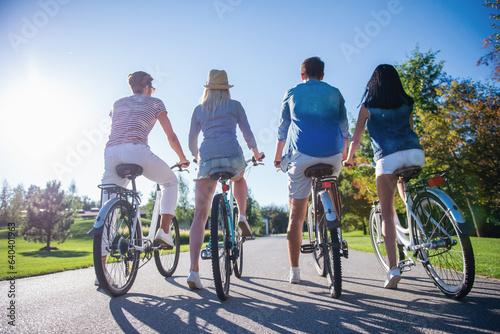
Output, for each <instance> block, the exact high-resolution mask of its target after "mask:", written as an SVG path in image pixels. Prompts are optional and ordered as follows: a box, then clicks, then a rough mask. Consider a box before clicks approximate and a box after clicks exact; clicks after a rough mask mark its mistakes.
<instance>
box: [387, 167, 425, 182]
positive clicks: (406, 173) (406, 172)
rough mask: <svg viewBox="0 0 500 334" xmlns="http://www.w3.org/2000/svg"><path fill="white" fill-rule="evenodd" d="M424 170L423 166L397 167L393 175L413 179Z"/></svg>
mask: <svg viewBox="0 0 500 334" xmlns="http://www.w3.org/2000/svg"><path fill="white" fill-rule="evenodd" d="M421 171H422V167H420V166H407V167H403V168H400V169H396V170H395V171H394V173H392V175H394V176H397V177H402V178H403V179H407V180H409V179H411V178H413V177H415V176H417V175H418V174H420V172H421Z"/></svg>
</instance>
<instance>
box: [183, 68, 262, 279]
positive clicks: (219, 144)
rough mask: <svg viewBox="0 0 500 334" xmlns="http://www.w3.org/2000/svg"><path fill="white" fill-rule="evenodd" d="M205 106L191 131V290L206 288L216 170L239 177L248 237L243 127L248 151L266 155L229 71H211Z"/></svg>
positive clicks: (242, 219) (238, 200) (238, 194)
mask: <svg viewBox="0 0 500 334" xmlns="http://www.w3.org/2000/svg"><path fill="white" fill-rule="evenodd" d="M203 87H205V91H204V93H203V96H202V98H201V103H200V104H199V105H198V106H197V107H196V108H195V109H194V111H193V115H192V118H191V128H190V131H189V149H190V150H191V153H192V154H193V156H194V157H195V158H196V159H197V161H198V163H199V166H198V175H197V177H196V189H195V211H194V219H193V223H192V225H191V230H190V232H189V249H190V255H191V268H190V273H189V277H188V279H187V282H188V285H189V287H190V288H191V289H203V285H202V283H201V281H200V275H199V260H200V251H201V246H202V244H203V239H204V237H205V223H206V221H207V219H208V214H209V211H210V203H211V199H212V196H213V194H214V191H215V187H216V186H217V181H216V180H212V179H211V178H210V176H209V175H210V171H211V170H212V169H213V168H220V167H229V168H232V169H234V171H235V173H236V176H235V177H233V178H232V179H231V180H232V181H233V190H234V197H235V199H236V203H237V204H238V208H239V209H240V216H239V219H238V225H239V226H240V227H241V229H242V231H243V235H244V236H249V235H251V234H252V231H251V229H250V226H249V225H248V222H247V219H246V216H245V212H246V207H247V184H246V181H245V179H244V178H243V172H244V171H245V167H246V163H245V157H244V156H243V150H242V149H241V147H240V145H239V143H238V140H237V137H236V125H238V126H239V128H240V130H241V132H242V134H243V138H244V139H245V141H246V143H247V146H248V148H249V149H250V150H251V151H252V153H253V155H254V157H255V159H257V160H258V161H262V156H263V153H262V152H259V150H258V149H257V143H256V142H255V138H254V135H253V133H252V130H251V129H250V124H249V123H248V120H247V116H246V114H245V110H244V109H243V107H242V106H241V104H240V103H239V102H238V101H235V100H231V96H230V94H229V88H231V87H233V86H232V85H229V83H228V79H227V74H226V72H225V71H220V70H211V71H210V73H209V74H208V81H207V84H206V85H204V86H203ZM200 131H201V132H203V141H202V143H201V145H200V147H199V149H198V135H199V133H200Z"/></svg>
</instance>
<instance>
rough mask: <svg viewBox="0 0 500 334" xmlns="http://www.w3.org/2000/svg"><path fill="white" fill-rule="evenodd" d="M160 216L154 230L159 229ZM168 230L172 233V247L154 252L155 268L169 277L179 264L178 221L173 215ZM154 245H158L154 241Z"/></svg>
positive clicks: (179, 241) (179, 239) (179, 240)
mask: <svg viewBox="0 0 500 334" xmlns="http://www.w3.org/2000/svg"><path fill="white" fill-rule="evenodd" d="M160 220H161V217H158V224H157V226H156V231H158V230H159V229H160ZM156 231H155V235H156ZM170 232H171V233H172V239H173V240H174V247H173V248H161V249H159V250H156V251H155V252H154V255H155V263H156V268H158V271H159V272H160V274H161V275H162V276H164V277H170V276H172V275H173V274H174V272H175V269H177V265H178V264H179V256H180V247H181V245H180V244H181V238H180V234H179V223H178V222H177V219H176V218H175V217H172V222H171V223H170ZM154 246H156V247H158V246H160V245H159V244H158V243H157V242H156V241H155V243H154Z"/></svg>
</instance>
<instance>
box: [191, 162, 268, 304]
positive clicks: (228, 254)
mask: <svg viewBox="0 0 500 334" xmlns="http://www.w3.org/2000/svg"><path fill="white" fill-rule="evenodd" d="M262 158H264V156H262ZM249 162H251V163H252V164H251V166H257V165H262V164H261V163H259V162H257V160H255V158H254V157H252V159H251V160H248V161H247V163H249ZM234 175H235V173H234V171H228V170H227V169H220V170H216V171H214V173H212V174H211V175H210V177H211V178H212V179H214V180H218V181H219V182H220V183H221V185H222V193H220V194H216V195H215V196H214V198H213V200H212V209H211V216H210V241H209V243H208V245H207V246H206V248H205V249H203V250H202V251H201V258H202V259H204V260H208V259H212V271H213V275H214V283H215V290H216V292H217V297H219V299H220V300H226V299H227V298H228V297H229V285H230V277H231V274H232V271H233V270H234V274H235V275H236V277H238V278H241V274H242V271H243V243H244V242H245V241H246V240H250V239H253V238H254V237H243V236H242V231H241V228H239V226H238V224H237V222H238V208H237V206H236V202H235V201H234V197H233V192H232V186H231V182H229V181H230V179H231V178H232V177H234Z"/></svg>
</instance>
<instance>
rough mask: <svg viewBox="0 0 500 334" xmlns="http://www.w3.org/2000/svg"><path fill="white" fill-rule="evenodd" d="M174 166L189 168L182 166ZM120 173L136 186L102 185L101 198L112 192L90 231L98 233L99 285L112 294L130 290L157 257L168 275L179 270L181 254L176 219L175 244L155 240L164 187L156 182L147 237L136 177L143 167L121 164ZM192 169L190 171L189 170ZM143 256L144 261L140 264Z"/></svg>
mask: <svg viewBox="0 0 500 334" xmlns="http://www.w3.org/2000/svg"><path fill="white" fill-rule="evenodd" d="M171 168H172V169H174V168H178V171H181V172H182V171H188V170H187V169H183V168H182V166H181V165H175V166H172V167H171ZM116 171H117V173H118V175H119V176H120V177H122V178H128V179H129V180H131V181H132V189H127V188H124V187H121V186H118V185H116V184H101V185H99V186H98V187H99V188H100V189H101V200H102V199H103V197H104V195H105V194H107V195H108V198H109V199H108V200H107V201H106V203H104V205H102V207H101V209H100V210H99V213H98V215H97V217H96V220H95V223H94V226H93V228H92V230H90V231H89V232H88V233H87V234H90V235H94V246H93V253H94V268H95V272H96V276H97V280H98V281H99V286H100V287H101V288H102V289H103V290H104V291H105V292H106V293H107V294H108V295H110V296H112V297H117V296H121V295H123V294H125V293H127V292H128V291H129V290H130V288H131V287H132V285H133V283H134V281H135V278H136V276H137V272H138V270H139V268H140V267H142V266H143V265H145V264H146V263H147V262H149V260H151V258H152V257H153V256H154V258H155V263H156V267H157V269H158V271H159V272H160V274H161V275H163V276H164V277H170V276H172V274H173V273H174V272H175V269H176V268H177V264H178V262H179V255H180V235H179V225H178V223H177V219H176V218H175V217H173V218H172V222H171V224H170V231H171V233H172V239H173V241H174V247H163V246H161V245H160V244H158V243H157V242H156V241H154V236H155V235H156V232H157V230H158V229H159V228H160V219H161V216H160V202H161V196H162V195H161V190H160V186H159V185H158V184H157V185H156V197H155V205H154V209H153V216H152V218H151V226H150V229H149V232H148V235H147V236H143V232H142V223H141V212H140V208H139V205H140V196H139V193H138V192H137V189H136V184H135V179H136V177H137V176H140V175H141V174H142V167H141V166H139V165H136V164H121V165H118V166H117V167H116ZM188 172H189V171H188ZM141 257H142V261H143V264H142V265H139V263H140V260H141Z"/></svg>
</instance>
